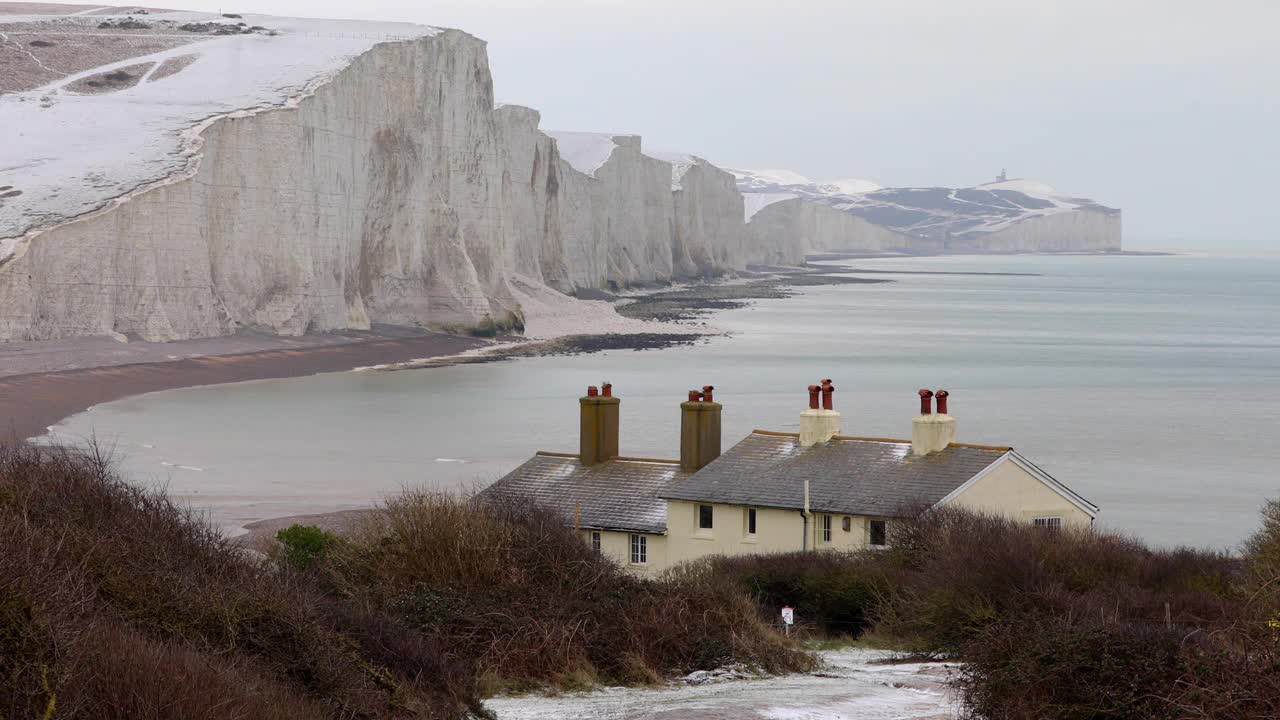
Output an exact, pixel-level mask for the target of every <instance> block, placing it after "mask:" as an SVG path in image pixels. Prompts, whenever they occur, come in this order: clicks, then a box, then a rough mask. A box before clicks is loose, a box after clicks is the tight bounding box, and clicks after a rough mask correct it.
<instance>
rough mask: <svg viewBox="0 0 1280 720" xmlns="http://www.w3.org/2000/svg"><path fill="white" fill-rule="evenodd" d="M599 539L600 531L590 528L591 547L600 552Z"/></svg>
mask: <svg viewBox="0 0 1280 720" xmlns="http://www.w3.org/2000/svg"><path fill="white" fill-rule="evenodd" d="M600 540H601V538H600V531H599V530H592V531H591V549H592V550H594V551H596V552H597V553H598V552H600V545H601V543H600Z"/></svg>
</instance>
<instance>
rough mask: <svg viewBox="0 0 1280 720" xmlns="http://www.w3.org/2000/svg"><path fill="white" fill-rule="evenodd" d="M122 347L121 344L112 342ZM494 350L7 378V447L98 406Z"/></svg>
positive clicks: (433, 345) (333, 347)
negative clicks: (195, 389)
mask: <svg viewBox="0 0 1280 720" xmlns="http://www.w3.org/2000/svg"><path fill="white" fill-rule="evenodd" d="M110 342H114V341H110ZM492 344H493V343H492V342H491V341H488V340H482V339H479V338H474V337H468V336H462V335H447V334H443V333H430V334H415V335H412V336H410V337H386V336H373V337H371V338H368V339H351V338H350V337H348V336H343V339H334V338H332V337H327V336H317V342H313V343H310V344H307V343H298V344H297V345H296V346H292V347H285V348H270V349H265V350H254V351H248V352H240V353H231V354H209V355H199V356H192V357H184V358H179V359H175V360H152V361H143V362H129V363H120V364H104V365H98V366H92V367H77V368H74V369H68V370H57V371H53V372H31V373H25V374H13V375H8V376H5V377H0V442H22V441H24V440H29V439H31V438H37V437H40V436H43V435H45V434H46V433H47V432H48V428H50V427H51V426H54V425H56V424H58V423H59V422H61V421H62V420H64V419H66V418H68V417H71V416H72V415H75V414H78V413H81V412H84V411H85V410H88V409H89V408H91V407H93V406H95V405H101V404H103V403H108V402H113V401H115V400H122V399H124V398H127V397H132V396H135V395H143V394H146V393H152V392H158V391H161V390H176V389H179V388H187V387H199V386H203V385H221V384H224V383H235V382H246V381H249V380H273V379H284V378H291V377H302V376H306V375H317V374H320V373H329V372H348V371H351V370H355V369H358V368H361V367H366V366H370V365H377V364H384V363H391V362H407V361H410V360H418V359H423V358H433V357H441V356H452V355H458V354H461V353H463V352H466V351H468V350H474V349H477V348H480V347H484V346H486V345H492Z"/></svg>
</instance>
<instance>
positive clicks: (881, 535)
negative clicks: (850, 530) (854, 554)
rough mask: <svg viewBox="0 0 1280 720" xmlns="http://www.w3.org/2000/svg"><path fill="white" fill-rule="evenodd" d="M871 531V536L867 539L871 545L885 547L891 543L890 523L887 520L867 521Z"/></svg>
mask: <svg viewBox="0 0 1280 720" xmlns="http://www.w3.org/2000/svg"><path fill="white" fill-rule="evenodd" d="M867 528H868V530H869V531H870V537H869V538H868V539H867V543H868V544H869V545H874V546H876V547H884V546H885V545H888V544H889V523H888V522H887V521H885V520H872V521H870V522H868V523H867Z"/></svg>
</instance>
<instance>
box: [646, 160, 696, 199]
mask: <svg viewBox="0 0 1280 720" xmlns="http://www.w3.org/2000/svg"><path fill="white" fill-rule="evenodd" d="M645 155H648V156H649V157H651V158H654V159H656V160H661V161H663V162H667V163H671V189H672V190H680V189H682V188H683V187H684V186H683V185H681V182H682V181H683V180H684V176H685V173H687V172H689V168H691V167H693V166H694V165H697V164H699V163H705V162H706V160H703V159H702V158H700V157H698V156H697V155H690V154H688V153H674V152H648V151H645Z"/></svg>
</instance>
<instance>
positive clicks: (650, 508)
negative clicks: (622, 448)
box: [480, 453, 689, 533]
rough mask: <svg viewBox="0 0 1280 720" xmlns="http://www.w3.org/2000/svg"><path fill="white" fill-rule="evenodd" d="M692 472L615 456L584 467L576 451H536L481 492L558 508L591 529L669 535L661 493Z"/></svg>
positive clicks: (490, 496) (501, 499)
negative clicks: (577, 512)
mask: <svg viewBox="0 0 1280 720" xmlns="http://www.w3.org/2000/svg"><path fill="white" fill-rule="evenodd" d="M688 477H689V473H687V472H685V471H683V470H681V469H680V464H679V463H678V462H668V461H660V460H636V459H627V458H614V459H612V460H609V461H608V462H603V463H599V464H596V465H592V466H590V467H584V466H583V465H582V463H581V462H580V461H579V460H578V456H577V455H568V454H561V453H538V454H537V455H534V456H533V457H532V458H530V459H529V460H528V462H526V463H525V464H523V465H521V466H520V467H518V468H516V469H515V470H512V471H511V472H510V473H508V474H507V475H506V476H505V477H503V478H502V479H501V480H499V481H497V482H496V483H494V484H493V485H490V486H489V487H488V488H486V489H485V490H484V491H483V492H481V493H480V497H481V498H482V499H490V500H496V501H498V502H516V503H526V504H530V505H539V506H542V507H546V508H550V509H553V510H557V511H559V512H561V513H563V514H564V515H565V518H566V520H567V521H568V522H569V523H572V522H573V521H574V505H575V504H577V503H581V514H580V516H579V524H580V525H581V527H584V528H588V529H592V530H627V531H632V532H645V533H665V532H666V531H667V502H666V500H663V499H661V498H660V497H659V494H658V493H659V492H660V491H661V490H663V489H665V488H666V487H667V486H668V485H670V484H671V483H672V482H678V481H683V480H685V479H687V478H688Z"/></svg>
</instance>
